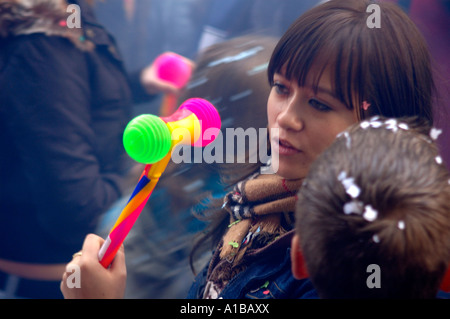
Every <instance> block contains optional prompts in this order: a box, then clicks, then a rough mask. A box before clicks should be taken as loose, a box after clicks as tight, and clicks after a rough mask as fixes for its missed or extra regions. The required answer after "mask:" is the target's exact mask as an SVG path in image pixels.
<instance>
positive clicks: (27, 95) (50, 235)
mask: <svg viewBox="0 0 450 319" xmlns="http://www.w3.org/2000/svg"><path fill="white" fill-rule="evenodd" d="M48 2H49V3H50V2H51V1H48ZM72 2H73V1H72ZM77 2H79V3H80V5H81V8H82V11H81V13H82V28H81V29H73V30H67V29H68V28H67V27H64V24H63V23H59V22H58V21H61V20H58V19H55V16H56V15H57V14H59V13H55V16H53V17H52V18H53V19H54V20H56V21H54V22H53V24H50V25H47V26H46V28H47V29H44V30H43V29H42V28H41V27H39V26H37V23H34V21H39V20H38V19H35V20H33V16H31V18H30V17H28V19H29V20H28V21H27V20H25V19H23V16H20V15H21V14H23V12H22V11H21V10H9V11H8V10H0V12H1V13H0V26H2V32H1V33H0V150H1V151H0V167H1V168H0V181H1V182H0V242H1V243H2V244H1V245H0V258H4V259H10V260H15V261H24V262H34V263H61V262H67V261H69V260H70V258H71V254H72V253H73V252H74V251H77V250H79V249H80V248H81V245H82V242H83V239H84V237H85V235H86V234H87V233H89V232H92V231H94V229H95V226H96V220H97V218H98V217H99V216H100V214H102V213H104V212H105V210H106V209H107V208H108V207H109V206H110V205H111V204H112V203H113V202H114V201H115V200H116V199H118V198H119V196H120V195H121V187H122V181H123V175H124V172H125V171H126V169H127V167H128V166H129V163H128V164H126V163H125V161H124V159H125V158H127V157H126V156H125V154H124V149H123V146H122V134H123V130H124V128H125V125H126V124H127V122H128V121H129V119H130V114H131V103H132V95H131V90H130V86H129V82H128V78H127V75H126V73H125V71H124V69H123V66H122V61H121V58H120V56H119V55H118V53H117V48H116V46H115V43H114V41H113V39H112V38H111V37H110V36H109V34H108V33H107V32H106V31H105V30H104V29H103V28H102V27H101V26H100V25H98V24H97V22H96V21H95V18H94V16H93V14H92V12H91V10H90V7H88V6H86V5H85V4H84V0H82V1H77ZM41 3H42V1H41ZM53 3H55V2H53ZM62 3H64V1H62ZM49 5H50V4H49ZM66 6H67V4H66ZM47 12H53V11H47ZM54 12H57V10H56V9H54ZM63 14H65V13H63ZM66 15H67V14H66ZM30 19H31V20H30ZM5 21H6V22H5ZM8 21H15V22H16V23H8ZM18 21H22V22H23V23H24V25H23V26H20V23H21V22H18ZM5 26H9V27H10V29H9V30H8V28H5ZM8 31H9V32H8Z"/></svg>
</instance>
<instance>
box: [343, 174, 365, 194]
mask: <svg viewBox="0 0 450 319" xmlns="http://www.w3.org/2000/svg"><path fill="white" fill-rule="evenodd" d="M342 185H344V188H345V191H346V192H347V194H349V195H350V196H351V197H352V198H356V197H358V196H359V194H360V193H361V189H360V188H359V187H358V186H357V185H356V184H355V179H354V178H353V177H349V178H346V179H344V180H343V181H342Z"/></svg>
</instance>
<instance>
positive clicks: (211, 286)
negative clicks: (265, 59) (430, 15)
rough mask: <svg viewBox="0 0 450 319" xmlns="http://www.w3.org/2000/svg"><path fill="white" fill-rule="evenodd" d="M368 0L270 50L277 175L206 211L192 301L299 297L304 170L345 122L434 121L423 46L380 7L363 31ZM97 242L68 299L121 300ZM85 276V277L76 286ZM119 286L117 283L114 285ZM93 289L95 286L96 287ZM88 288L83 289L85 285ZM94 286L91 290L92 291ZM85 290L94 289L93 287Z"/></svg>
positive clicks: (254, 179)
mask: <svg viewBox="0 0 450 319" xmlns="http://www.w3.org/2000/svg"><path fill="white" fill-rule="evenodd" d="M370 3H371V2H370V1H356V0H355V1H329V2H326V3H324V4H322V5H320V6H317V7H315V8H313V9H311V10H310V11H308V12H306V13H305V14H303V15H302V16H301V17H300V18H299V19H298V20H297V21H296V22H295V23H294V24H293V25H292V26H291V27H290V28H289V30H288V31H287V32H286V33H285V35H284V36H283V37H282V38H281V39H280V41H279V43H278V45H277V46H276V48H275V50H274V52H273V55H272V58H271V61H270V63H269V68H268V77H269V82H270V84H271V85H272V90H271V93H270V96H269V99H268V103H267V113H268V127H269V129H270V146H271V150H272V152H277V153H278V159H276V158H277V156H274V157H273V163H272V167H273V168H276V172H275V173H274V174H271V175H268V174H260V173H259V172H260V166H261V165H262V164H259V165H258V167H256V168H255V170H254V172H253V174H251V175H250V176H248V174H247V173H245V174H242V176H241V181H240V182H238V183H236V185H235V187H234V189H233V191H231V192H230V193H229V194H227V195H226V196H225V198H224V200H222V201H220V203H219V205H218V206H217V207H216V208H214V207H213V208H212V209H211V210H210V211H209V212H208V214H207V215H206V217H210V218H211V219H212V222H211V223H210V229H209V231H208V232H204V233H203V234H202V236H201V237H200V239H199V242H200V243H201V244H205V243H212V244H213V247H215V252H214V254H213V257H212V259H211V261H210V262H209V264H208V265H207V266H206V267H205V269H204V270H203V271H202V272H200V273H199V275H198V276H197V278H196V280H195V281H194V284H193V286H192V287H191V290H190V293H189V295H188V297H190V298H267V297H272V298H301V297H310V296H312V295H314V292H313V288H312V285H311V282H310V281H309V280H307V279H303V280H296V279H294V277H293V276H292V273H291V260H290V254H289V251H290V245H291V239H292V236H293V233H294V231H293V228H294V216H293V212H294V210H295V203H296V194H297V191H298V190H299V188H300V187H301V185H302V181H303V178H304V177H305V176H306V174H307V172H308V170H309V166H310V165H311V163H312V162H313V161H314V160H315V159H316V157H317V156H318V155H319V154H320V153H321V152H322V151H324V150H325V149H326V148H327V147H328V146H329V145H330V144H331V143H332V141H333V140H334V139H335V137H336V135H337V134H338V133H339V132H341V131H343V130H344V129H346V128H347V127H348V126H349V125H351V124H353V123H356V122H358V121H360V120H361V119H363V118H366V117H367V116H370V115H375V114H379V115H384V116H386V117H403V116H409V115H416V116H418V117H419V118H423V119H425V120H427V121H429V122H431V121H432V91H433V80H432V76H431V67H430V58H429V55H428V51H427V48H426V46H425V43H424V40H423V38H422V36H421V35H420V33H419V32H418V31H417V28H416V27H415V26H414V24H413V23H412V22H411V21H410V20H409V18H408V17H407V16H406V15H405V14H404V13H403V12H402V11H401V9H399V8H398V7H396V6H395V5H391V4H387V3H381V4H379V6H380V12H381V15H380V18H381V21H382V27H381V28H373V29H372V28H369V27H368V26H367V24H366V21H367V19H368V17H369V13H367V12H366V9H367V6H368V5H369V4H370ZM102 241H103V239H101V238H99V237H97V236H95V235H89V236H88V237H87V238H86V241H85V244H84V246H83V250H82V255H81V256H79V257H76V258H74V260H73V261H72V263H75V264H78V265H80V266H81V271H82V272H84V273H85V275H84V277H83V276H82V281H83V282H84V280H85V279H86V280H92V283H90V284H86V285H85V286H83V282H82V288H81V289H76V290H75V289H69V288H68V287H67V285H66V284H65V279H66V278H67V276H68V274H67V273H66V274H64V277H63V281H62V284H61V287H62V291H63V293H64V295H65V296H66V297H72V298H85V297H101V296H108V297H116V298H117V297H121V296H122V295H123V291H120V289H118V288H117V287H119V288H120V287H123V285H124V284H125V278H124V276H123V274H124V272H125V270H124V268H125V267H124V256H123V254H119V256H117V257H116V260H115V261H114V263H113V265H112V267H111V268H110V269H108V270H105V269H103V268H102V266H101V265H99V264H98V262H97V260H96V258H97V255H96V254H97V251H98V249H99V247H100V246H101V243H102ZM83 278H85V279H83ZM118 281H120V283H119V284H118ZM96 282H98V284H95V285H94V284H93V283H96ZM89 286H90V287H89ZM94 287H98V288H97V289H96V288H94ZM90 288H92V289H90Z"/></svg>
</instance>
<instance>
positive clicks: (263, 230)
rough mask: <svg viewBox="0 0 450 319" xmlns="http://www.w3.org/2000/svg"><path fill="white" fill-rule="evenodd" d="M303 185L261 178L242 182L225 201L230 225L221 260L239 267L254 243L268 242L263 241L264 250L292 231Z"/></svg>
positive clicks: (255, 177)
mask: <svg viewBox="0 0 450 319" xmlns="http://www.w3.org/2000/svg"><path fill="white" fill-rule="evenodd" d="M301 185H302V180H301V179H297V180H287V179H284V178H281V177H280V176H278V175H261V174H255V175H253V176H252V177H251V178H249V179H247V180H245V181H242V182H239V183H238V184H237V185H236V186H235V188H234V190H233V191H231V192H230V193H228V194H227V195H226V196H225V198H224V205H223V208H224V209H226V210H227V211H228V213H229V214H230V225H229V226H228V227H229V229H228V231H227V233H226V234H225V236H224V237H223V242H222V248H221V252H220V258H221V259H227V260H228V261H229V262H232V264H233V265H237V264H239V263H240V261H241V259H242V257H243V256H244V254H245V252H246V250H247V249H248V248H249V247H252V246H253V245H252V244H253V242H254V241H255V240H258V239H259V240H260V239H261V238H266V240H267V241H268V242H264V240H263V241H261V240H260V243H261V245H262V246H263V245H265V244H268V243H270V242H271V241H273V240H274V238H276V237H277V236H279V235H282V234H283V233H285V232H286V231H288V230H290V229H289V228H292V226H293V224H294V220H293V212H294V211H295V203H296V200H297V192H298V190H299V189H300V186H301ZM282 217H284V218H282ZM282 221H283V222H284V225H283V224H282ZM286 226H287V227H286ZM286 228H288V229H286Z"/></svg>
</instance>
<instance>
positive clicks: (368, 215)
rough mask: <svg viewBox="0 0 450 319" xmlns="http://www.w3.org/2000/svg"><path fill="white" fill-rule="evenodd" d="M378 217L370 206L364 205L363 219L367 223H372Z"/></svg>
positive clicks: (376, 212)
mask: <svg viewBox="0 0 450 319" xmlns="http://www.w3.org/2000/svg"><path fill="white" fill-rule="evenodd" d="M377 217H378V211H377V210H376V209H374V208H373V207H372V206H371V205H366V206H365V207H364V213H363V218H364V219H365V220H367V221H368V222H373V221H374V220H375V219H377Z"/></svg>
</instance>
